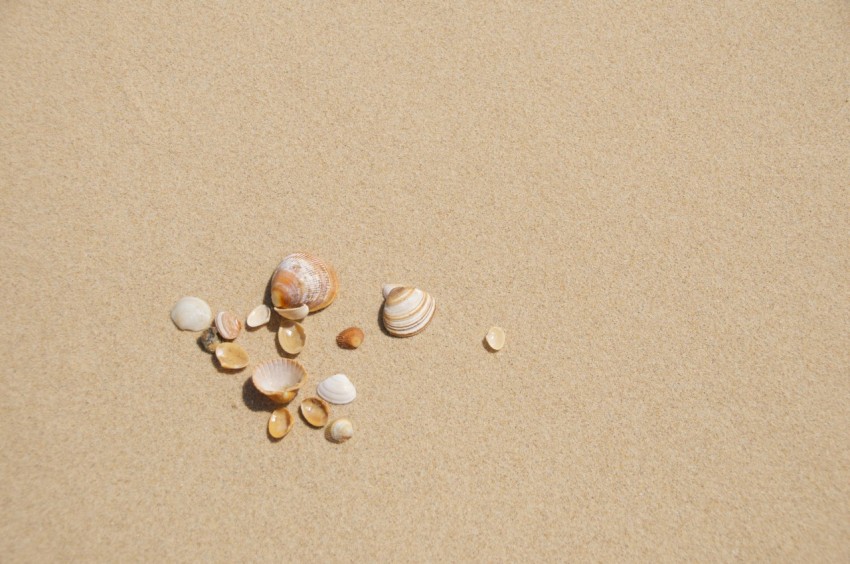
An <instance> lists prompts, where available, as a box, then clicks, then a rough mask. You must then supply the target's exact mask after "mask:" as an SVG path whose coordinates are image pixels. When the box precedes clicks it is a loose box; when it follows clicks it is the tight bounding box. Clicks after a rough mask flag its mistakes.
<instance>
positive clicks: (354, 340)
mask: <svg viewBox="0 0 850 564" xmlns="http://www.w3.org/2000/svg"><path fill="white" fill-rule="evenodd" d="M364 337H365V335H364V334H363V329H360V328H359V327H349V328H348V329H343V330H342V331H341V332H340V334H339V335H337V336H336V344H337V345H339V346H340V347H342V348H344V349H356V348H357V347H359V346H360V345H361V344H363V338H364Z"/></svg>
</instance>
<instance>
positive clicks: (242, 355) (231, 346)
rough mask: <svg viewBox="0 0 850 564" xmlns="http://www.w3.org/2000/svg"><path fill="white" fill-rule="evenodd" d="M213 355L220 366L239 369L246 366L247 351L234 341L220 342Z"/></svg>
mask: <svg viewBox="0 0 850 564" xmlns="http://www.w3.org/2000/svg"><path fill="white" fill-rule="evenodd" d="M215 357H216V358H217V359H218V363H219V364H220V365H221V367H222V368H226V369H228V370H241V369H243V368H245V367H246V366H248V353H247V352H246V351H245V349H243V348H242V347H241V346H240V345H237V344H236V343H221V344H219V345H218V346H217V347H216V348H215Z"/></svg>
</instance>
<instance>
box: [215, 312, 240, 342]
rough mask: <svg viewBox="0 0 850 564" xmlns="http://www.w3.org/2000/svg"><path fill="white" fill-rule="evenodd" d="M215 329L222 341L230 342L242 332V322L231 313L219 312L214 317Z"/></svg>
mask: <svg viewBox="0 0 850 564" xmlns="http://www.w3.org/2000/svg"><path fill="white" fill-rule="evenodd" d="M215 328H216V329H217V330H218V334H219V335H221V338H222V339H225V340H227V341H232V340H233V339H235V338H236V337H238V336H239V333H241V332H242V321H240V320H239V318H238V317H237V316H236V314H235V313H233V312H230V311H220V312H218V314H217V315H216V316H215Z"/></svg>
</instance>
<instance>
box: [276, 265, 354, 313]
mask: <svg viewBox="0 0 850 564" xmlns="http://www.w3.org/2000/svg"><path fill="white" fill-rule="evenodd" d="M337 292H339V278H338V276H337V274H336V270H334V268H333V267H332V266H331V265H330V264H328V263H326V262H325V261H323V260H322V259H320V258H318V257H316V256H313V255H310V254H307V253H294V254H291V255H289V256H287V257H286V258H284V259H283V261H281V263H280V264H279V265H278V267H277V269H276V270H275V271H274V274H273V275H272V281H271V295H272V302H273V303H274V306H275V307H276V308H282V309H292V308H296V307H298V306H301V305H304V304H306V305H307V307H309V309H310V311H318V310H320V309H322V308H325V307H327V306H329V305H331V302H332V301H334V298H336V295H337Z"/></svg>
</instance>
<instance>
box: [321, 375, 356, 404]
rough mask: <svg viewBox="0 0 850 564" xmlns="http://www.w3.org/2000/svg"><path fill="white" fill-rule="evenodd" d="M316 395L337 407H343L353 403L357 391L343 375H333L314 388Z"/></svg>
mask: <svg viewBox="0 0 850 564" xmlns="http://www.w3.org/2000/svg"><path fill="white" fill-rule="evenodd" d="M316 393H317V394H319V397H320V398H322V399H323V400H326V401H329V402H330V403H334V404H337V405H345V404H347V403H351V402H353V401H354V398H356V397H357V390H356V389H354V384H352V383H351V380H349V379H348V376H346V375H345V374H335V375H333V376H331V377H330V378H325V379H324V380H322V381H321V382H319V385H318V386H316Z"/></svg>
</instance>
